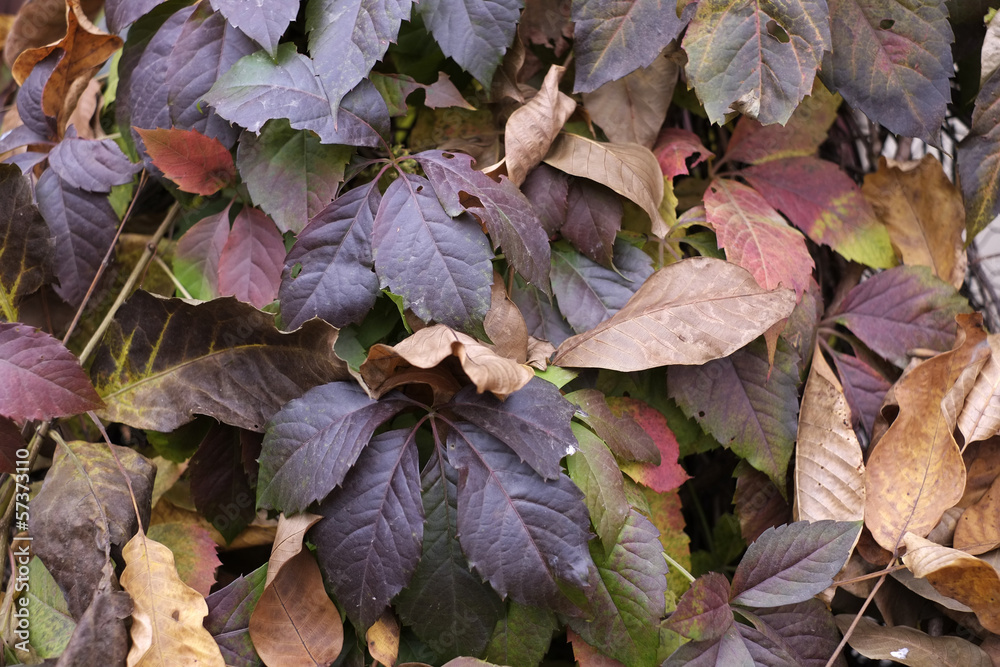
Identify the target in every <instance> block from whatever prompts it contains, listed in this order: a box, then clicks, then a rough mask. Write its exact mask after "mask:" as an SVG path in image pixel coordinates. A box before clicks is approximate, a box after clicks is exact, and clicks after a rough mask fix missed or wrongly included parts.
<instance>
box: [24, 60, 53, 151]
mask: <svg viewBox="0 0 1000 667" xmlns="http://www.w3.org/2000/svg"><path fill="white" fill-rule="evenodd" d="M60 57H61V56H60V54H58V53H53V54H51V55H49V56H48V57H47V58H45V60H43V61H41V62H40V63H38V64H37V65H35V66H34V67H33V68H32V69H31V73H30V74H28V77H27V78H26V79H25V80H24V84H23V85H22V86H21V88H20V89H19V90H18V92H17V114H18V116H19V117H20V119H21V122H22V123H24V126H25V127H27V128H28V129H29V130H31V131H32V132H34V133H35V134H36V135H38V136H39V137H43V138H45V139H56V138H58V137H56V119H55V118H52V117H51V116H46V115H45V112H43V111H42V92H43V91H44V90H45V84H47V83H48V82H49V77H50V76H51V75H52V70H54V69H55V67H56V63H58V62H59V59H60Z"/></svg>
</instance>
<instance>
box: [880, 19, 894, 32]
mask: <svg viewBox="0 0 1000 667" xmlns="http://www.w3.org/2000/svg"><path fill="white" fill-rule="evenodd" d="M894 25H896V22H895V21H893V20H892V19H882V20H881V21H879V22H878V27H880V28H882V30H888V29H889V28H891V27H892V26H894Z"/></svg>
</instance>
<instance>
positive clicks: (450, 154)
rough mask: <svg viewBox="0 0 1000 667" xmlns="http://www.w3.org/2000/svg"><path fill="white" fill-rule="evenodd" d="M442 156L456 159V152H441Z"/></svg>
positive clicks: (447, 158)
mask: <svg viewBox="0 0 1000 667" xmlns="http://www.w3.org/2000/svg"><path fill="white" fill-rule="evenodd" d="M441 157H443V158H444V159H446V160H454V159H455V154H454V153H441Z"/></svg>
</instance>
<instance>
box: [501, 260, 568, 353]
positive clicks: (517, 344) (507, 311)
mask: <svg viewBox="0 0 1000 667" xmlns="http://www.w3.org/2000/svg"><path fill="white" fill-rule="evenodd" d="M483 328H484V329H486V335H487V336H489V337H490V340H491V341H493V345H494V346H496V351H497V353H498V354H500V355H501V356H503V357H507V358H508V359H513V360H514V361H516V362H517V363H519V364H523V363H525V362H526V361H527V360H528V325H527V324H525V322H524V317H523V316H522V315H521V311H520V310H519V309H518V307H517V306H516V305H515V304H514V302H513V301H511V300H510V297H509V296H507V289H506V288H505V287H504V284H503V278H502V277H501V276H500V274H499V273H497V272H496V271H494V272H493V289H492V292H491V298H490V310H489V312H488V313H486V319H485V320H483ZM536 348H537V345H536ZM554 349H555V348H553V350H554Z"/></svg>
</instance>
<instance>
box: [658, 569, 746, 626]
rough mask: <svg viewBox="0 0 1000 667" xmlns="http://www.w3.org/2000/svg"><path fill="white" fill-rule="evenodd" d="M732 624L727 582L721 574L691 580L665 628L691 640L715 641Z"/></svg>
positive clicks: (710, 573) (709, 574)
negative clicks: (689, 586)
mask: <svg viewBox="0 0 1000 667" xmlns="http://www.w3.org/2000/svg"><path fill="white" fill-rule="evenodd" d="M734 622H735V620H734V619H733V610H732V609H731V608H730V607H729V580H728V579H726V575H724V574H719V573H718V572H709V573H708V574H705V575H702V576H700V577H698V578H697V579H695V580H694V582H693V583H692V584H691V588H689V589H688V590H687V592H686V593H684V595H683V597H681V599H680V600H679V601H678V602H677V609H675V610H674V612H673V613H672V614H671V615H670V620H669V621H667V624H666V627H667V628H669V629H670V630H673V631H674V632H676V633H678V634H681V635H684V636H685V637H688V638H689V639H693V640H695V641H717V640H719V639H721V638H722V636H723V635H724V634H726V631H727V630H729V628H731V627H732V625H733V623H734Z"/></svg>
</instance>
